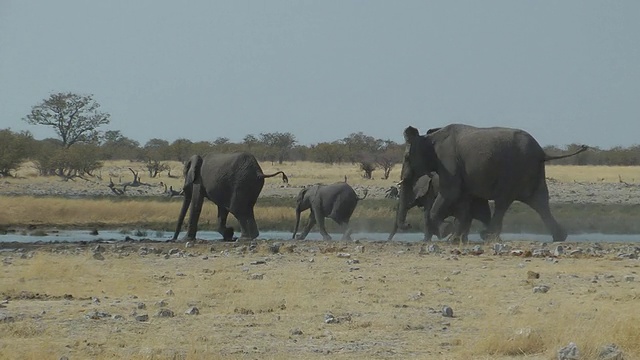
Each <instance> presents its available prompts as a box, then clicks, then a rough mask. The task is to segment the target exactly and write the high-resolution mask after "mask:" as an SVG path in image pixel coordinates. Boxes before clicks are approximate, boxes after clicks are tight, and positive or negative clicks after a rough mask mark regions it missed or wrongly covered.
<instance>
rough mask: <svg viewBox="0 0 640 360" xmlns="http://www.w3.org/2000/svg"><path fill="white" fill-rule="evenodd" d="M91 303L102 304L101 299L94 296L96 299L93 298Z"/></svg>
mask: <svg viewBox="0 0 640 360" xmlns="http://www.w3.org/2000/svg"><path fill="white" fill-rule="evenodd" d="M91 302H92V303H94V304H100V299H98V298H97V297H95V296H94V297H92V298H91Z"/></svg>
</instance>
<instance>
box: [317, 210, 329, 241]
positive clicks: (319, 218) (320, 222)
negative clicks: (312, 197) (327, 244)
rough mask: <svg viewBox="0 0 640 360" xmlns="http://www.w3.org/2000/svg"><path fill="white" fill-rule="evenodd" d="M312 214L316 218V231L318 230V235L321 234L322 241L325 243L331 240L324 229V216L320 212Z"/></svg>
mask: <svg viewBox="0 0 640 360" xmlns="http://www.w3.org/2000/svg"><path fill="white" fill-rule="evenodd" d="M314 214H315V217H316V223H318V229H320V234H322V239H324V240H325V241H328V240H331V236H330V235H329V233H328V232H327V229H326V228H325V227H324V216H323V215H321V214H320V211H314Z"/></svg>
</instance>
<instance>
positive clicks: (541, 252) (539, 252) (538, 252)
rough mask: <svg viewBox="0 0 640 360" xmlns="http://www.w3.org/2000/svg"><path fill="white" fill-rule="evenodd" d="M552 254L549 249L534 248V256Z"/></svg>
mask: <svg viewBox="0 0 640 360" xmlns="http://www.w3.org/2000/svg"><path fill="white" fill-rule="evenodd" d="M548 256H551V251H549V249H535V250H533V257H548Z"/></svg>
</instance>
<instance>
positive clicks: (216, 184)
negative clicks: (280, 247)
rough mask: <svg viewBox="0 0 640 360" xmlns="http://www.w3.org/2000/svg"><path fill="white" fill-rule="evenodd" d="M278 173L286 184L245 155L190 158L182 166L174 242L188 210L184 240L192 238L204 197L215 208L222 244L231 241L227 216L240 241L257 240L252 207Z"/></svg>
mask: <svg viewBox="0 0 640 360" xmlns="http://www.w3.org/2000/svg"><path fill="white" fill-rule="evenodd" d="M278 174H282V180H283V181H284V182H287V181H288V180H287V176H286V175H285V173H284V172H282V171H278V172H276V173H274V174H269V175H265V174H264V173H263V172H262V169H261V168H260V165H259V164H258V161H257V160H256V158H255V157H254V156H253V155H251V154H249V153H246V152H240V153H233V154H215V153H210V154H206V155H204V156H200V155H194V156H192V157H191V159H189V161H187V163H186V164H185V166H184V177H185V179H184V187H183V189H184V201H183V203H182V208H181V209H180V215H179V216H178V225H177V226H176V232H175V233H174V234H173V240H176V239H177V238H178V234H179V233H180V229H181V228H182V223H183V221H184V217H185V215H186V213H187V209H189V207H191V208H190V209H189V210H190V216H189V228H188V230H187V235H186V237H185V239H195V237H196V232H197V231H198V220H199V218H200V212H201V211H202V205H203V203H204V199H205V198H206V199H209V200H211V201H213V202H214V203H215V204H216V205H217V206H218V232H219V233H220V234H221V235H222V237H223V239H224V240H225V241H231V240H233V233H234V230H233V228H232V227H227V216H228V215H229V213H231V214H233V216H235V218H236V219H238V222H239V223H240V230H241V238H243V239H255V238H257V237H258V235H259V231H258V225H257V224H256V220H255V217H254V214H253V207H254V206H255V204H256V201H257V200H258V196H259V195H260V192H261V191H262V187H263V186H264V179H265V178H269V177H273V176H276V175H278Z"/></svg>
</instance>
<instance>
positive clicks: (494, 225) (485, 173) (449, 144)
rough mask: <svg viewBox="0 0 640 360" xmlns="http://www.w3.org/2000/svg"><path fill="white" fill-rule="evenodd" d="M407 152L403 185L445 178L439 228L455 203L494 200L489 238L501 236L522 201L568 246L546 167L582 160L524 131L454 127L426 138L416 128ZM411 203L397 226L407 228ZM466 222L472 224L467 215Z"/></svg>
mask: <svg viewBox="0 0 640 360" xmlns="http://www.w3.org/2000/svg"><path fill="white" fill-rule="evenodd" d="M404 138H405V141H406V151H405V157H404V163H403V166H402V174H401V183H402V185H404V187H410V188H412V187H413V185H414V184H415V182H416V181H417V180H418V179H419V178H420V176H422V175H425V174H428V173H429V172H431V171H435V172H437V173H438V175H439V176H440V191H439V192H438V195H437V197H436V199H435V201H434V204H433V206H432V208H431V211H430V213H429V219H428V221H430V222H431V223H432V224H431V226H433V228H437V225H438V224H439V223H440V222H442V220H443V219H444V218H445V216H447V212H448V209H449V208H450V207H451V205H452V204H456V203H458V204H460V203H464V202H469V201H470V200H469V199H470V197H471V196H475V197H478V198H481V199H487V200H494V202H495V207H494V213H493V217H492V218H491V223H490V226H489V229H488V230H489V233H490V234H491V235H493V236H499V234H500V232H501V231H502V221H503V218H504V215H505V213H506V211H507V209H508V208H509V206H510V205H511V204H512V203H513V202H514V201H516V200H518V201H521V202H523V203H525V204H527V205H529V206H530V207H531V208H532V209H533V210H535V211H536V212H537V213H538V214H539V215H540V217H541V218H542V220H543V221H544V223H545V225H546V226H547V228H548V229H549V231H550V232H551V234H552V236H553V240H554V241H564V240H565V239H566V238H567V233H566V231H565V230H564V229H563V228H562V227H561V226H560V224H558V222H557V221H556V220H555V218H554V217H553V215H552V214H551V210H550V209H549V190H548V188H547V183H546V180H545V162H546V161H549V160H554V159H561V158H565V157H569V156H573V155H576V154H578V153H581V152H583V151H585V150H587V149H588V147H587V146H583V147H582V148H581V149H580V150H578V151H576V152H575V153H572V154H567V155H560V156H550V155H547V154H546V153H545V152H544V150H543V149H542V147H541V146H540V144H538V142H537V141H536V140H535V139H534V138H533V136H531V135H530V134H529V133H527V132H526V131H523V130H519V129H510V128H501V127H492V128H477V127H473V126H469V125H462V124H452V125H447V126H445V127H443V128H438V129H432V130H429V131H428V132H427V134H426V135H420V134H419V132H418V130H417V129H416V128H414V127H411V126H409V127H407V128H406V129H405V130H404ZM408 205H409V203H408V202H407V201H406V200H405V201H403V200H402V199H401V200H400V204H399V210H398V212H399V215H398V217H397V223H398V226H399V227H401V228H402V227H405V226H406V225H405V223H404V222H405V220H406V212H407V209H408ZM465 208H466V209H467V210H468V209H469V208H470V206H466V207H465V206H462V209H463V210H464V209H465ZM460 216H461V219H460V220H461V222H463V223H464V222H465V221H468V218H469V211H463V214H461V215H460Z"/></svg>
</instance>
